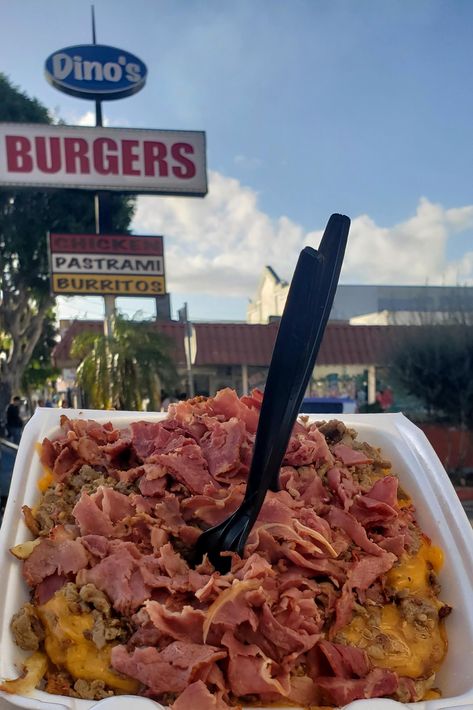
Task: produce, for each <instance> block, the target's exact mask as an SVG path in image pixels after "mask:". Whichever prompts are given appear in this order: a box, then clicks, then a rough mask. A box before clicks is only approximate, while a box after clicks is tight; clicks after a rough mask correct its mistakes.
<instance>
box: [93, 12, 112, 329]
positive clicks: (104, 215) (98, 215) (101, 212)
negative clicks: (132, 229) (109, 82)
mask: <svg viewBox="0 0 473 710" xmlns="http://www.w3.org/2000/svg"><path fill="white" fill-rule="evenodd" d="M91 9H92V44H97V37H96V34H95V11H94V6H93V5H92V8H91ZM95 125H96V126H99V127H100V126H103V117H102V102H101V101H99V100H98V99H96V100H95ZM94 205H95V233H96V234H107V233H110V232H111V231H112V215H111V211H110V193H109V192H103V191H101V192H96V193H95V196H94ZM103 300H104V307H105V318H104V333H105V335H106V336H107V337H111V336H112V335H113V321H114V318H115V296H109V295H104V297H103Z"/></svg>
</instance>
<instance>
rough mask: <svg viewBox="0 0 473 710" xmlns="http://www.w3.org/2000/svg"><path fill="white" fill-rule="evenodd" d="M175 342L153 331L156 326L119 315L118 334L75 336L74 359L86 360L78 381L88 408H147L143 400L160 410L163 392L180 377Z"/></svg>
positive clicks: (82, 362) (78, 375)
mask: <svg viewBox="0 0 473 710" xmlns="http://www.w3.org/2000/svg"><path fill="white" fill-rule="evenodd" d="M171 348H172V342H171V341H170V340H169V339H168V338H167V337H166V336H164V335H162V334H161V333H158V332H156V331H155V330H153V329H152V327H151V324H150V322H146V321H144V322H143V321H141V322H136V321H135V322H134V321H129V320H127V319H126V318H124V317H123V316H117V317H116V318H115V321H114V328H113V335H112V337H107V336H105V335H95V334H92V333H84V334H81V335H78V336H76V337H75V338H74V341H73V343H72V347H71V355H72V356H73V357H77V358H80V360H81V362H80V365H79V367H78V368H77V383H78V385H79V386H80V387H81V388H82V389H83V391H84V393H85V395H86V397H87V400H88V404H89V406H91V407H95V408H97V409H110V408H113V407H114V408H116V409H130V410H136V411H140V410H142V409H143V400H145V399H147V400H149V408H150V409H151V410H156V409H158V407H159V404H160V394H161V388H163V389H166V390H167V391H170V390H173V389H174V388H175V387H176V386H177V383H178V374H177V370H176V368H175V365H174V362H173V359H172V355H171Z"/></svg>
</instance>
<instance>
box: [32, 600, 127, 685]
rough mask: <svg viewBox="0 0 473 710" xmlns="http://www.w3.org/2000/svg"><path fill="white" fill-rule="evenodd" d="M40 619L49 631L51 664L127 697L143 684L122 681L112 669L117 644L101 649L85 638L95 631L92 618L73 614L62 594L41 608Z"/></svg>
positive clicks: (47, 650) (48, 642)
mask: <svg viewBox="0 0 473 710" xmlns="http://www.w3.org/2000/svg"><path fill="white" fill-rule="evenodd" d="M38 615H39V617H40V619H41V621H42V623H43V626H44V631H45V640H44V648H45V651H46V653H47V655H48V657H49V658H50V660H51V661H52V662H53V663H54V664H55V665H56V666H59V667H60V668H64V669H66V670H67V671H68V672H69V673H70V674H71V676H72V677H73V678H74V679H78V678H81V679H83V680H87V681H93V680H101V681H103V682H104V683H105V684H106V685H107V686H108V687H110V688H113V689H114V690H116V691H119V692H120V691H121V692H125V693H135V692H136V691H137V690H138V687H139V683H138V682H137V681H135V680H132V679H131V678H125V677H121V676H120V675H118V674H116V673H114V672H113V670H111V668H110V655H111V650H112V646H113V645H114V644H110V643H107V644H106V646H105V647H104V648H101V649H98V648H97V647H96V646H95V644H94V643H93V642H92V641H90V640H89V639H87V638H85V636H84V632H88V631H91V629H92V627H93V624H94V620H93V617H92V614H90V613H85V614H72V613H71V610H70V608H69V606H68V603H67V600H66V599H65V597H64V595H62V594H61V593H56V594H55V595H54V597H53V598H52V599H50V600H49V601H48V602H46V603H45V604H42V605H41V606H38Z"/></svg>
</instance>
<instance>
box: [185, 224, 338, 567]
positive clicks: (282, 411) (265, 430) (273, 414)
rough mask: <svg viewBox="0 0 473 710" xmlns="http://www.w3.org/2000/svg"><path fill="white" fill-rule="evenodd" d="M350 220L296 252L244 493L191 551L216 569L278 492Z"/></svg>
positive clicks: (331, 226) (238, 549) (239, 544)
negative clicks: (267, 498) (271, 495)
mask: <svg viewBox="0 0 473 710" xmlns="http://www.w3.org/2000/svg"><path fill="white" fill-rule="evenodd" d="M349 228H350V220H349V218H348V217H345V216H344V215H340V214H333V215H332V216H331V217H330V219H329V221H328V223H327V227H326V229H325V232H324V235H323V237H322V241H321V243H320V246H319V249H318V250H316V249H312V248H311V247H305V249H303V250H302V252H301V254H300V256H299V260H298V262H297V266H296V269H295V272H294V276H293V278H292V282H291V286H290V289H289V293H288V296H287V301H286V306H285V308H284V313H283V316H282V318H281V323H280V325H279V330H278V334H277V338H276V343H275V345H274V350H273V354H272V358H271V364H270V366H269V371H268V377H267V381H266V387H265V391H264V397H263V402H262V405H261V413H260V417H259V423H258V429H257V431H256V438H255V445H254V449H253V458H252V461H251V466H250V472H249V475H248V483H247V487H246V492H245V496H244V499H243V502H242V503H241V505H240V507H239V508H238V509H237V510H236V511H235V512H234V513H233V514H232V515H231V516H230V517H229V518H227V519H226V520H224V521H223V522H221V523H219V524H218V525H216V526H214V527H213V528H210V529H209V530H206V531H205V532H203V533H202V534H201V535H200V537H199V539H198V540H197V543H196V547H195V549H194V555H193V558H194V561H195V562H196V563H197V562H199V561H200V560H202V558H203V557H204V555H205V554H206V553H207V554H208V557H209V559H210V561H211V562H212V564H213V565H214V567H215V568H216V569H217V570H219V571H220V572H222V573H225V572H228V571H229V569H230V567H231V556H230V555H223V556H222V555H221V553H222V552H229V551H231V552H236V553H238V554H239V555H240V556H242V555H243V550H244V546H245V543H246V540H247V539H248V535H249V534H250V531H251V528H252V527H253V525H254V523H255V521H256V519H257V517H258V514H259V512H260V510H261V506H262V505H263V502H264V499H265V496H266V493H267V491H268V490H273V491H277V490H279V469H280V467H281V463H282V460H283V458H284V454H285V452H286V449H287V445H288V442H289V438H290V436H291V432H292V430H293V428H294V424H295V421H296V418H297V415H298V413H299V409H300V406H301V403H302V399H303V397H304V394H305V391H306V389H307V385H308V382H309V379H310V377H311V374H312V372H313V369H314V365H315V360H316V358H317V354H318V351H319V348H320V344H321V341H322V337H323V334H324V331H325V327H326V325H327V320H328V317H329V314H330V310H331V308H332V304H333V299H334V296H335V291H336V288H337V284H338V279H339V276H340V270H341V267H342V262H343V256H344V253H345V247H346V242H347V238H348V231H349Z"/></svg>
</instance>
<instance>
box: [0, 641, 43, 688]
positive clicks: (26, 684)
mask: <svg viewBox="0 0 473 710" xmlns="http://www.w3.org/2000/svg"><path fill="white" fill-rule="evenodd" d="M47 667H48V659H47V656H46V655H45V654H44V653H40V652H39V651H37V652H36V653H33V655H32V656H30V657H29V658H27V659H26V661H25V664H24V668H23V674H22V675H21V676H20V677H19V678H16V679H15V680H4V681H3V683H0V690H4V691H5V692H6V693H12V694H17V695H25V694H26V693H30V692H31V691H32V690H34V689H35V688H36V686H37V685H38V683H39V682H40V680H41V679H42V678H43V676H44V674H45V673H46V670H47Z"/></svg>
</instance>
